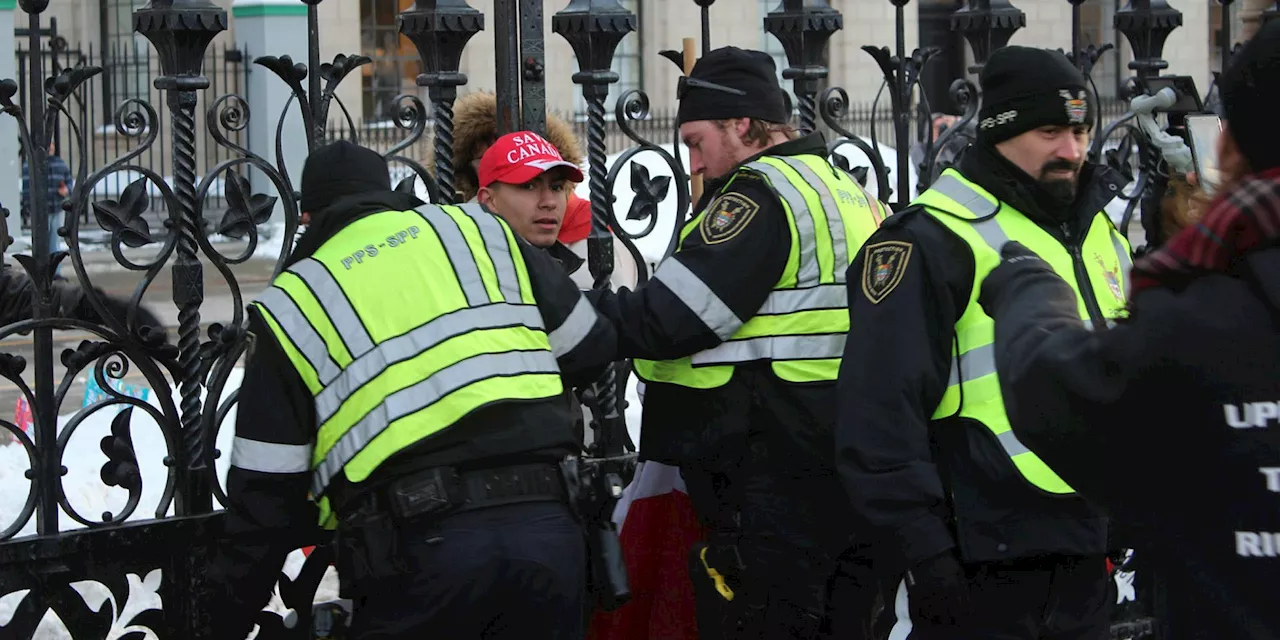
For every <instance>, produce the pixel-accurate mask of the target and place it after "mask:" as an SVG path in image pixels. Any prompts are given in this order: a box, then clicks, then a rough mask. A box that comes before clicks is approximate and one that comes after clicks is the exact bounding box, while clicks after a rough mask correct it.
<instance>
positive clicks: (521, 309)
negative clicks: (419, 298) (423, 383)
mask: <svg viewBox="0 0 1280 640" xmlns="http://www.w3.org/2000/svg"><path fill="white" fill-rule="evenodd" d="M511 326H524V327H526V328H529V329H536V330H541V329H542V328H543V324H542V315H541V314H540V313H538V309H537V307H534V306H531V305H509V304H505V303H501V302H499V303H496V304H487V305H485V306H483V307H468V308H463V309H459V310H457V311H454V312H453V313H449V314H445V315H443V316H440V317H437V318H435V319H433V320H431V321H430V322H428V323H426V324H424V325H422V326H420V327H418V328H416V329H414V330H412V331H410V332H408V333H405V334H403V335H399V336H396V337H394V338H391V339H390V340H386V341H384V342H382V343H381V344H379V345H378V346H377V348H375V349H373V350H372V351H370V352H369V353H367V354H365V355H364V356H362V357H360V358H358V359H357V360H356V361H355V362H352V363H351V364H350V365H349V366H348V367H347V368H346V369H345V370H344V371H343V372H342V375H340V376H338V378H337V379H336V380H334V381H333V383H332V384H330V385H329V386H327V387H325V389H324V391H321V392H320V395H319V396H316V418H317V423H318V424H324V423H326V422H328V421H329V419H330V418H332V417H333V415H334V414H335V413H337V412H338V409H340V408H341V407H342V403H343V402H346V400H347V398H350V397H351V396H352V394H354V393H355V392H356V391H359V390H360V388H361V387H363V386H364V385H366V384H368V383H369V381H371V380H373V379H374V378H376V377H378V375H379V374H381V373H382V372H383V371H386V370H387V368H389V367H390V366H391V365H394V364H396V363H398V362H403V361H405V360H410V359H413V358H415V357H417V356H418V355H419V354H422V353H423V352H425V351H427V350H428V349H430V348H432V347H434V346H436V345H438V344H440V343H442V342H444V341H445V340H448V339H450V338H452V337H454V336H459V335H462V334H464V333H468V332H470V331H480V330H483V329H498V328H502V327H511Z"/></svg>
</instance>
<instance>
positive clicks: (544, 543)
mask: <svg viewBox="0 0 1280 640" xmlns="http://www.w3.org/2000/svg"><path fill="white" fill-rule="evenodd" d="M399 533H400V537H399V542H398V546H399V548H400V549H401V553H400V554H399V555H400V558H401V559H402V560H403V561H404V562H403V565H402V567H401V571H400V572H399V575H394V576H391V577H388V578H386V579H381V580H378V581H377V582H376V583H374V584H370V585H368V586H366V587H362V588H360V589H359V591H361V592H363V593H361V594H360V595H359V596H358V597H357V598H356V601H355V602H354V607H353V608H354V612H353V614H352V625H351V635H352V637H353V638H356V639H358V640H374V639H377V640H383V639H391V638H397V639H399V638H403V639H406V640H407V639H410V638H412V639H414V640H417V639H419V638H483V639H485V640H498V639H505V638H511V639H513V640H515V639H519V640H544V639H545V640H581V639H582V638H583V636H584V635H585V633H586V631H585V628H584V627H585V620H586V611H585V607H586V601H587V598H586V588H587V585H586V580H587V564H586V562H587V560H586V542H585V538H584V534H583V530H582V527H581V526H580V525H579V524H578V522H577V520H575V519H574V517H573V515H572V514H571V513H570V512H569V510H568V507H567V506H565V505H563V504H559V503H554V502H534V503H525V504H515V505H508V506H501V507H491V508H486V509H477V510H475V511H467V512H461V513H458V514H455V515H451V516H446V517H444V518H442V519H439V520H436V521H435V522H433V523H423V524H417V523H410V524H408V525H405V526H402V527H401V528H400V531H399ZM339 572H341V566H339Z"/></svg>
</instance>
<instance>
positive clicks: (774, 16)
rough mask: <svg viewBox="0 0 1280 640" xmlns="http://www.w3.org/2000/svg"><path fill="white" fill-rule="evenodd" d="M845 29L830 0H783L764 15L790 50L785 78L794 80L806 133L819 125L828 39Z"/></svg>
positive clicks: (770, 28)
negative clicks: (820, 92) (819, 94)
mask: <svg viewBox="0 0 1280 640" xmlns="http://www.w3.org/2000/svg"><path fill="white" fill-rule="evenodd" d="M843 28H844V16H842V15H841V14H840V12H839V11H837V10H836V9H834V8H833V7H831V5H830V4H828V3H827V0H811V1H809V2H806V1H804V0H783V2H781V3H780V4H779V5H778V8H776V9H774V10H773V11H770V12H769V13H768V14H766V15H765V17H764V30H765V31H766V32H768V33H770V34H772V35H773V37H774V38H777V40H778V42H779V43H781V44H782V49H783V51H785V52H786V53H787V64H788V68H787V69H785V70H784V71H783V72H782V77H783V78H785V79H787V80H791V81H793V83H794V91H795V94H796V100H797V102H799V107H800V129H801V131H803V132H804V133H810V132H812V131H813V130H814V129H815V127H816V124H817V104H816V100H817V95H818V91H819V90H820V89H821V84H822V83H823V81H824V80H826V78H827V75H828V69H827V66H826V65H825V64H824V58H825V57H826V52H827V41H828V40H830V39H831V36H832V35H833V34H835V32H837V31H839V30H841V29H843Z"/></svg>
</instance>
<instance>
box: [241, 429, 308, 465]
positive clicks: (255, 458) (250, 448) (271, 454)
mask: <svg viewBox="0 0 1280 640" xmlns="http://www.w3.org/2000/svg"><path fill="white" fill-rule="evenodd" d="M231 466H233V467H235V468H237V469H244V470H246V471H257V472H259V473H305V472H307V471H310V470H311V445H309V444H276V443H274V442H263V441H261V440H250V439H249V438H241V437H240V436H236V438H235V440H232V442H231Z"/></svg>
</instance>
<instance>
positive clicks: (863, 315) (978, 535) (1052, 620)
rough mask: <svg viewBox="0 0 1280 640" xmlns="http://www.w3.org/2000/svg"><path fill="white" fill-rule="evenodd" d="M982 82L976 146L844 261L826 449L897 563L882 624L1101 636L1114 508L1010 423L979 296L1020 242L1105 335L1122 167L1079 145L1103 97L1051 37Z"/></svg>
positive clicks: (1118, 299)
mask: <svg viewBox="0 0 1280 640" xmlns="http://www.w3.org/2000/svg"><path fill="white" fill-rule="evenodd" d="M980 82H981V85H982V87H981V89H982V107H981V110H980V113H979V118H980V121H979V123H978V137H977V141H976V142H975V144H974V145H973V146H971V147H970V148H969V149H967V150H966V151H965V152H964V154H963V155H962V156H961V158H960V161H959V164H958V166H956V167H955V168H952V169H948V170H946V171H945V172H944V173H943V174H942V175H941V177H939V179H938V180H937V181H936V182H934V183H933V184H932V185H930V187H929V189H928V190H927V191H926V192H925V193H923V194H922V195H921V196H920V197H919V198H917V199H916V200H915V202H914V203H913V205H912V206H911V207H910V208H908V209H907V210H905V211H903V212H900V213H898V214H897V215H895V216H894V217H893V218H891V219H890V220H889V221H888V222H886V223H885V224H884V225H883V226H882V227H881V229H880V230H879V231H878V232H877V233H876V234H875V235H874V236H873V237H872V238H871V240H870V241H869V242H868V243H867V245H866V247H864V248H863V249H862V250H861V251H860V252H859V254H858V256H857V259H856V260H855V261H854V263H853V266H852V267H851V268H850V269H849V275H848V279H847V282H848V285H849V316H850V327H851V329H850V332H849V339H848V341H847V342H846V343H845V345H846V346H845V353H844V360H843V363H842V364H841V370H840V396H839V397H840V416H839V426H838V428H837V432H836V440H837V444H838V460H837V464H838V465H839V468H840V473H841V476H842V477H843V479H844V483H845V488H846V489H847V490H848V493H849V495H850V497H851V498H852V502H853V505H854V507H855V508H856V509H857V510H858V512H859V514H860V515H861V516H863V517H866V518H868V519H869V520H870V521H871V522H872V523H873V524H874V525H875V526H876V528H877V529H878V531H879V532H880V533H881V534H882V536H883V540H884V541H885V543H884V544H885V547H886V549H882V551H883V553H882V554H881V557H882V558H885V560H884V562H890V558H893V557H895V556H896V560H898V561H900V562H899V564H898V567H897V569H893V571H894V575H893V576H892V578H891V582H892V588H891V589H890V590H889V593H887V597H886V605H887V606H886V613H887V614H888V615H889V616H890V617H891V618H892V620H889V621H888V622H890V623H891V624H893V625H894V629H895V630H896V632H897V635H894V636H892V637H895V638H911V639H913V640H914V639H916V638H922V639H926V640H927V639H931V638H960V637H964V638H1011V639H1012V638H1027V639H1028V640H1030V639H1032V638H1057V639H1062V640H1071V639H1077V638H1081V639H1083V638H1089V639H1093V638H1108V637H1110V635H1109V633H1108V626H1109V621H1108V617H1109V612H1110V608H1111V603H1112V602H1113V601H1114V596H1112V595H1110V594H1111V591H1110V590H1109V588H1108V585H1109V581H1110V577H1109V576H1108V573H1107V571H1108V570H1107V564H1106V557H1105V556H1106V554H1107V553H1108V551H1109V548H1108V546H1109V545H1108V522H1107V519H1106V518H1105V517H1104V516H1103V515H1102V514H1101V513H1100V512H1099V511H1098V510H1097V509H1095V508H1094V507H1093V506H1091V505H1090V504H1089V503H1088V502H1086V501H1085V500H1084V499H1082V498H1081V497H1079V496H1078V495H1076V494H1075V492H1074V491H1073V490H1072V488H1071V487H1070V486H1068V485H1067V484H1066V483H1065V482H1063V481H1062V479H1061V478H1059V477H1058V476H1057V475H1056V474H1054V472H1053V471H1052V470H1051V469H1049V468H1048V467H1047V466H1045V464H1044V463H1043V462H1042V461H1040V460H1039V459H1038V458H1037V457H1036V456H1035V455H1034V454H1032V453H1030V452H1029V451H1027V449H1026V448H1025V447H1024V446H1022V444H1021V443H1020V442H1018V440H1017V438H1015V437H1014V435H1013V433H1011V432H1010V429H1009V421H1008V419H1007V417H1006V415H1005V411H1004V405H1003V403H1002V401H1001V396H1000V385H999V381H998V380H997V378H996V370H995V364H994V360H993V358H992V339H993V334H992V322H991V319H990V318H989V317H988V316H987V315H986V314H985V313H984V312H983V310H982V308H981V306H980V305H979V304H978V303H977V302H976V301H977V298H978V293H979V291H980V287H979V285H978V283H981V282H982V280H983V278H984V276H985V275H986V274H987V272H988V271H990V270H991V269H992V268H994V267H995V266H996V264H997V263H999V261H1000V248H1001V246H1002V245H1004V244H1005V243H1006V242H1008V241H1010V240H1015V241H1017V242H1020V243H1021V244H1023V245H1024V246H1026V247H1027V248H1029V249H1030V250H1032V251H1034V252H1035V253H1036V254H1038V255H1040V256H1041V257H1042V258H1044V259H1045V260H1046V261H1047V262H1048V263H1049V264H1050V265H1052V266H1053V268H1054V270H1055V271H1057V272H1058V273H1059V274H1061V275H1062V276H1063V277H1064V278H1066V280H1067V281H1068V282H1069V283H1071V285H1072V286H1073V287H1074V288H1075V290H1076V292H1077V297H1078V303H1079V312H1080V317H1081V318H1083V319H1084V320H1085V321H1086V322H1087V323H1088V325H1089V326H1090V327H1092V328H1093V329H1094V330H1097V331H1106V330H1107V327H1108V325H1110V324H1113V322H1112V321H1113V320H1114V319H1115V318H1117V317H1119V316H1120V315H1121V314H1122V313H1123V310H1124V306H1125V294H1126V288H1127V287H1128V280H1127V276H1128V271H1129V267H1130V254H1129V251H1130V248H1129V244H1128V242H1127V240H1126V239H1125V238H1124V237H1123V236H1122V235H1121V234H1120V233H1119V232H1118V231H1117V230H1116V228H1115V226H1114V225H1113V224H1112V221H1111V220H1110V219H1109V218H1108V217H1107V214H1106V213H1105V211H1104V210H1103V208H1104V206H1105V205H1106V204H1107V203H1108V202H1109V201H1111V200H1112V199H1113V198H1115V197H1116V195H1117V192H1118V190H1119V188H1120V185H1121V184H1123V182H1122V179H1121V178H1120V176H1119V175H1118V174H1117V172H1115V171H1113V170H1111V169H1109V168H1106V167H1104V166H1100V165H1095V164H1092V163H1089V162H1086V160H1085V152H1086V150H1087V148H1088V145H1089V137H1090V130H1091V128H1092V126H1093V125H1094V123H1095V121H1096V119H1097V105H1096V102H1095V98H1094V97H1093V96H1092V95H1091V94H1090V93H1089V91H1088V89H1087V88H1086V83H1085V79H1084V77H1083V75H1082V74H1081V73H1080V72H1079V71H1078V70H1077V69H1076V68H1075V67H1074V66H1072V64H1071V63H1070V62H1069V61H1068V60H1067V59H1066V57H1065V56H1063V55H1062V54H1061V53H1060V52H1056V51H1050V50H1045V49H1034V48H1026V47H1005V48H1002V49H999V50H997V51H996V52H995V53H993V54H992V55H991V58H990V61H989V62H987V64H986V66H985V68H984V69H983V70H982V73H981V76H980ZM1097 455H1098V459H1097V464H1106V462H1105V461H1104V458H1105V455H1106V452H1105V451H1098V452H1097ZM882 566H884V567H886V570H889V569H888V567H891V566H892V565H888V564H886V565H882ZM903 569H905V571H903Z"/></svg>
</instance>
